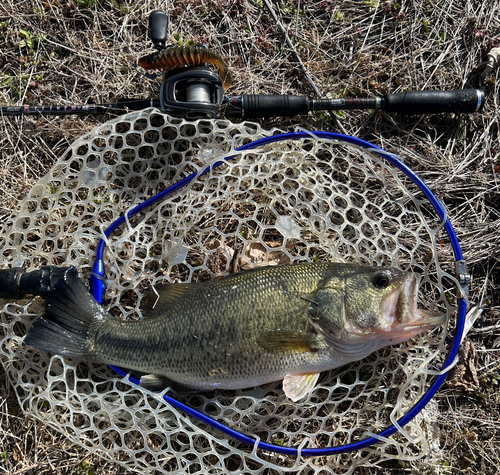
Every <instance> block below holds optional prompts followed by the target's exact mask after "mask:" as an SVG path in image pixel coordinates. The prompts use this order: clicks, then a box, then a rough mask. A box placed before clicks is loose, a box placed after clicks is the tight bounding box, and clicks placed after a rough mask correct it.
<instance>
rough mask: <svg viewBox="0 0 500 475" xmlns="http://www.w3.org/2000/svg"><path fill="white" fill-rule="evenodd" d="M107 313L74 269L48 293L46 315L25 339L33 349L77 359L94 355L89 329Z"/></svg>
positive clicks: (34, 325) (34, 324) (35, 324)
mask: <svg viewBox="0 0 500 475" xmlns="http://www.w3.org/2000/svg"><path fill="white" fill-rule="evenodd" d="M106 315H107V313H106V311H105V310H104V309H103V308H102V306H101V305H99V304H98V303H97V302H96V300H95V299H94V297H92V295H91V294H90V292H89V291H88V290H87V287H85V284H84V283H83V282H82V281H81V280H80V279H79V278H78V274H77V271H76V269H75V268H70V269H68V271H67V272H66V273H65V274H64V277H63V278H61V279H60V280H59V281H58V282H57V284H56V285H55V287H54V290H53V291H52V292H50V293H49V294H48V295H47V298H46V300H45V315H43V316H42V317H40V318H39V319H38V320H37V321H36V322H35V323H33V325H32V326H31V328H30V329H29V331H28V334H27V336H26V338H25V340H24V342H25V343H26V344H27V345H28V346H31V347H33V348H37V349H39V350H43V351H47V352H48V353H53V354H56V355H62V356H68V357H71V358H76V359H86V358H89V357H91V355H92V350H91V348H90V342H89V331H90V329H91V327H92V326H93V324H94V323H97V322H98V321H100V320H103V319H104V318H105V317H106Z"/></svg>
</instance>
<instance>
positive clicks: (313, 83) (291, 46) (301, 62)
mask: <svg viewBox="0 0 500 475" xmlns="http://www.w3.org/2000/svg"><path fill="white" fill-rule="evenodd" d="M264 3H265V4H266V7H267V9H268V10H269V13H270V14H271V16H272V17H273V19H274V21H275V22H276V24H277V25H278V26H279V27H280V29H281V31H282V32H283V35H285V41H286V43H287V45H288V46H289V47H290V49H291V50H292V51H293V54H294V55H295V57H296V58H297V61H298V63H299V64H300V67H301V68H302V71H303V72H304V76H305V77H306V79H307V80H308V81H309V84H310V85H311V87H312V88H313V89H314V92H315V93H316V95H317V96H318V97H321V92H320V91H319V89H318V87H317V86H316V84H315V82H314V81H313V79H312V78H311V76H309V73H308V72H307V68H306V66H305V64H304V63H303V61H302V59H301V57H300V56H299V53H297V50H296V49H295V46H294V45H293V43H292V40H290V37H289V36H288V32H287V31H286V29H285V27H284V26H283V23H281V21H280V19H279V18H278V15H276V12H275V11H274V8H273V6H272V5H271V3H270V2H269V0H264Z"/></svg>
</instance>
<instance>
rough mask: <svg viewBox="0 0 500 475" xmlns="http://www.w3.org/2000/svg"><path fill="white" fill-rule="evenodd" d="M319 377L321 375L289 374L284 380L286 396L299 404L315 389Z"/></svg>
mask: <svg viewBox="0 0 500 475" xmlns="http://www.w3.org/2000/svg"><path fill="white" fill-rule="evenodd" d="M318 377H319V373H301V374H287V375H286V376H285V379H284V380H283V391H285V396H286V397H287V398H289V399H291V400H292V401H293V402H297V401H298V400H299V399H302V398H303V397H305V396H306V395H307V394H308V393H310V392H311V391H312V390H313V389H314V386H316V383H317V382H318Z"/></svg>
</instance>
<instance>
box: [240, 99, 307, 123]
mask: <svg viewBox="0 0 500 475" xmlns="http://www.w3.org/2000/svg"><path fill="white" fill-rule="evenodd" d="M309 103H310V99H309V98H308V97H307V96H278V95H275V96H266V95H262V94H255V95H248V94H245V95H243V96H242V105H243V110H242V117H243V118H244V119H257V118H259V117H262V118H264V117H292V116H294V115H300V114H307V113H308V112H309V110H310V107H309Z"/></svg>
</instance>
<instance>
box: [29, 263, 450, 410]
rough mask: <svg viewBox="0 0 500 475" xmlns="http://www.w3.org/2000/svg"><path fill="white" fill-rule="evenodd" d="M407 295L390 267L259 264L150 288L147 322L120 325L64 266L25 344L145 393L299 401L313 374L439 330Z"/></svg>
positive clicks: (403, 280) (401, 274)
mask: <svg viewBox="0 0 500 475" xmlns="http://www.w3.org/2000/svg"><path fill="white" fill-rule="evenodd" d="M417 292H418V283H417V279H416V277H415V275H414V274H412V273H409V272H405V271H402V270H399V269H396V268H389V267H378V268H377V267H364V266H358V265H350V264H340V263H317V264H298V265H292V266H283V267H263V268H257V269H254V270H250V271H246V272H242V273H238V274H233V275H230V276H228V277H225V278H222V279H217V280H212V281H209V282H205V283H198V284H196V283H195V284H166V285H163V286H159V287H157V288H155V292H153V293H152V294H151V302H152V303H153V305H151V304H150V305H149V307H150V308H149V310H147V311H144V313H145V315H146V318H145V319H144V320H141V321H127V322H125V321H121V320H117V319H115V318H114V317H112V316H111V315H110V314H108V313H107V312H106V311H105V309H104V308H103V307H102V306H101V305H99V304H98V303H97V302H96V301H95V300H94V298H93V297H92V295H91V294H90V293H89V292H88V290H87V288H86V287H85V285H84V283H83V282H82V281H81V280H80V279H79V278H78V275H77V273H76V270H75V269H70V270H69V271H68V272H66V274H65V275H64V278H63V279H61V280H60V281H59V282H58V283H57V285H56V286H55V289H54V291H52V292H50V293H49V295H48V296H47V299H46V314H45V315H44V316H42V317H40V318H39V319H38V320H37V321H36V322H35V323H34V324H33V325H32V327H31V328H30V330H29V332H28V335H27V337H26V340H25V343H26V344H27V345H29V346H32V347H34V348H38V349H40V350H44V351H47V352H49V353H54V354H58V355H63V356H68V357H72V358H76V359H80V360H85V361H93V362H102V363H108V364H113V365H117V366H120V367H123V368H127V369H129V370H133V371H138V372H140V373H141V374H142V375H143V376H142V377H141V385H144V386H145V387H147V388H150V389H158V388H159V387H165V386H166V385H170V386H172V387H177V388H179V387H180V388H189V389H191V390H193V389H194V390H212V389H241V388H247V387H252V386H257V385H261V384H265V383H269V382H272V381H278V380H283V388H284V391H285V394H286V396H288V397H289V398H290V399H291V400H292V401H298V400H299V399H301V398H303V397H304V396H306V395H307V394H308V393H309V392H310V391H311V390H312V389H313V388H314V386H315V384H316V382H317V379H318V376H319V374H320V372H322V371H325V370H329V369H332V368H336V367H339V366H342V365H344V364H346V363H349V362H352V361H356V360H360V359H362V358H364V357H366V356H367V355H369V354H370V353H372V352H373V351H375V350H377V349H379V348H382V347H384V346H388V345H393V344H396V343H400V342H402V341H405V340H408V339H409V338H411V337H413V336H415V335H417V334H418V333H421V332H422V331H424V330H426V329H429V328H432V327H434V326H436V325H439V324H441V323H443V322H444V316H436V315H435V314H430V313H426V312H424V311H421V310H417ZM148 300H149V298H147V299H146V301H148Z"/></svg>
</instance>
